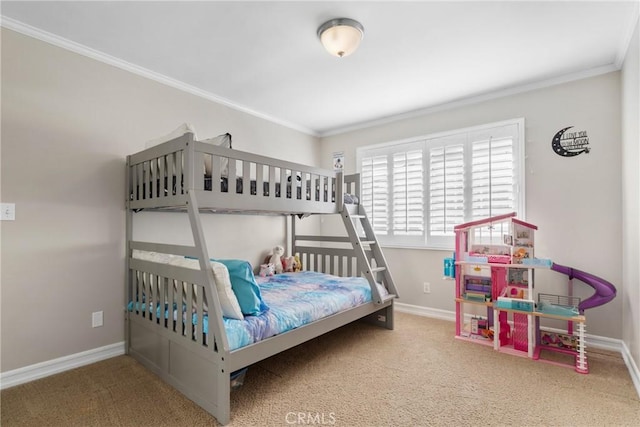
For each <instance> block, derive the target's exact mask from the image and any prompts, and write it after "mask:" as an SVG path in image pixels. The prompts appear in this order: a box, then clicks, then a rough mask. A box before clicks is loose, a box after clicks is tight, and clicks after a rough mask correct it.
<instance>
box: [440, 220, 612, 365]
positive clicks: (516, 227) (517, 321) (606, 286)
mask: <svg viewBox="0 0 640 427" xmlns="http://www.w3.org/2000/svg"><path fill="white" fill-rule="evenodd" d="M515 216H516V214H515V213H510V214H505V215H499V216H494V217H491V218H486V219H483V220H479V221H473V222H469V223H466V224H460V225H458V226H456V227H455V228H454V231H455V235H456V252H455V274H454V276H455V282H456V288H455V305H456V338H458V339H461V340H467V341H472V342H475V343H480V344H485V345H489V346H493V348H494V349H495V350H497V351H501V352H505V353H509V354H514V355H519V356H524V357H529V358H531V359H534V360H541V361H546V362H549V363H554V364H558V363H557V362H551V361H548V360H544V359H543V358H541V357H540V356H541V352H542V351H543V350H549V351H554V352H561V353H565V354H569V355H572V356H573V357H574V361H575V363H574V364H573V365H571V366H573V367H574V368H575V370H576V371H577V372H580V373H585V374H586V373H588V372H589V369H588V364H587V356H586V349H585V328H586V317H585V316H584V308H591V307H595V306H597V305H601V304H604V303H606V302H608V301H610V300H611V299H613V297H615V287H614V286H613V285H611V284H610V283H609V282H607V281H605V280H603V279H600V278H598V277H596V276H593V275H590V274H588V273H584V272H581V271H579V270H575V269H571V268H568V267H564V266H559V265H557V264H554V263H552V262H551V260H548V259H540V258H536V257H535V253H534V247H535V239H534V235H535V232H536V231H537V229H538V227H537V226H535V225H533V224H530V223H527V222H524V221H521V220H519V219H517V218H516V217H515ZM445 266H447V263H445ZM538 268H545V269H552V270H554V271H557V272H560V273H563V274H566V275H568V276H569V287H568V294H569V295H552V294H534V289H533V282H534V271H535V269H538ZM574 277H575V278H578V279H579V280H581V281H583V282H584V283H586V284H587V285H589V286H592V287H593V288H594V289H595V290H596V293H595V294H594V295H593V296H592V297H590V298H588V299H586V300H585V301H582V302H580V300H579V298H574V297H573V296H572V295H571V294H572V292H573V287H572V286H573V285H572V279H573V278H574ZM544 318H552V319H560V320H564V321H566V322H567V331H566V333H564V332H563V333H558V332H557V331H555V332H554V331H545V330H541V328H540V320H541V319H544Z"/></svg>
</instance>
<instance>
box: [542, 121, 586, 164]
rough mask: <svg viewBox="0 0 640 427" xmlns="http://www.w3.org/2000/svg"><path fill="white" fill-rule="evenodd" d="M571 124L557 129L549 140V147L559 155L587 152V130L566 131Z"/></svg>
mask: <svg viewBox="0 0 640 427" xmlns="http://www.w3.org/2000/svg"><path fill="white" fill-rule="evenodd" d="M572 127H573V126H569V127H566V128H564V129H561V130H559V131H558V132H557V133H556V134H555V135H554V137H553V140H552V141H551V148H553V151H555V153H556V154H557V155H559V156H562V157H573V156H577V155H578V154H582V153H589V151H590V150H591V149H590V148H589V137H588V136H587V131H586V130H583V131H579V132H567V131H568V130H569V129H571V128H572Z"/></svg>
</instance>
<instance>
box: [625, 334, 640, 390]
mask: <svg viewBox="0 0 640 427" xmlns="http://www.w3.org/2000/svg"><path fill="white" fill-rule="evenodd" d="M621 353H622V358H623V359H624V363H625V364H626V365H627V368H628V369H629V375H631V381H633V385H634V386H635V387H636V391H637V392H638V397H640V369H639V368H638V365H637V364H636V362H635V361H634V360H633V357H631V352H630V351H629V347H627V344H625V342H624V341H622V351H621Z"/></svg>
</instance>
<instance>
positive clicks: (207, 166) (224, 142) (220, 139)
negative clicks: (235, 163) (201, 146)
mask: <svg viewBox="0 0 640 427" xmlns="http://www.w3.org/2000/svg"><path fill="white" fill-rule="evenodd" d="M200 142H204V143H205V144H212V145H217V146H220V147H224V148H231V134H228V133H225V134H222V135H218V136H216V137H213V138H209V139H205V140H203V141H200ZM211 169H212V167H211V156H204V173H205V174H206V175H208V176H211ZM220 176H222V177H228V176H229V159H228V158H227V157H221V158H220Z"/></svg>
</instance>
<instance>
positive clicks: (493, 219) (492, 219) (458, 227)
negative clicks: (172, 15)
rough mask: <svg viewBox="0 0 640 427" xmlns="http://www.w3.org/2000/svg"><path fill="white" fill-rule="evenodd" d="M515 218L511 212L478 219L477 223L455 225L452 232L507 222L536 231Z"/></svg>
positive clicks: (533, 227)
mask: <svg viewBox="0 0 640 427" xmlns="http://www.w3.org/2000/svg"><path fill="white" fill-rule="evenodd" d="M515 216H516V213H515V212H511V213H508V214H503V215H497V216H492V217H489V218H484V219H479V220H477V221H471V222H466V223H464V224H460V225H456V226H455V227H453V230H454V231H460V230H466V229H468V228H471V227H478V226H481V225H485V224H492V223H495V222H500V221H507V220H511V221H512V222H514V223H516V224H519V225H522V226H524V227H527V228H530V229H532V230H537V229H538V226H537V225H533V224H529V223H528V222H524V221H521V220H519V219H517V218H515Z"/></svg>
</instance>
